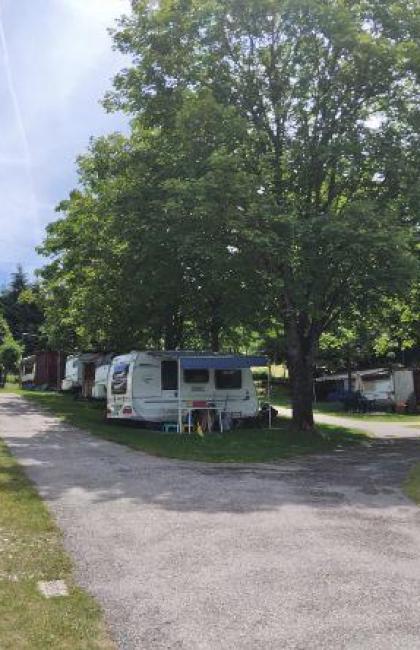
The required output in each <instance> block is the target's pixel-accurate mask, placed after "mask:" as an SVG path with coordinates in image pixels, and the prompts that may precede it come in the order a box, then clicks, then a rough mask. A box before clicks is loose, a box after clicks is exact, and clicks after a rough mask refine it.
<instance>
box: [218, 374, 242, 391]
mask: <svg viewBox="0 0 420 650" xmlns="http://www.w3.org/2000/svg"><path fill="white" fill-rule="evenodd" d="M216 388H218V389H220V390H235V389H236V390H238V389H240V388H242V371H241V370H216Z"/></svg>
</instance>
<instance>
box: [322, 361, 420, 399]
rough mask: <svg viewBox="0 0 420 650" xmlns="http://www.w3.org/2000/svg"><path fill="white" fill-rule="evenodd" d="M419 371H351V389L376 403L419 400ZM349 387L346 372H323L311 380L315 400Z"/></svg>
mask: <svg viewBox="0 0 420 650" xmlns="http://www.w3.org/2000/svg"><path fill="white" fill-rule="evenodd" d="M418 374H419V371H417V370H412V369H409V368H393V369H388V368H376V369H372V370H359V371H355V372H353V373H352V387H351V389H352V391H358V392H360V394H361V395H362V396H363V397H364V398H365V399H367V400H368V401H369V402H375V403H376V405H378V406H392V407H394V406H398V405H404V404H406V403H407V402H408V400H410V399H414V400H415V401H416V402H417V403H420V391H419V381H418V380H417V377H418ZM348 390H349V381H348V376H347V374H344V373H341V374H336V375H326V376H324V377H318V378H317V379H316V380H315V391H316V396H317V399H319V400H322V399H326V398H328V396H329V395H332V394H335V393H336V394H337V393H339V392H343V391H344V392H346V391H348Z"/></svg>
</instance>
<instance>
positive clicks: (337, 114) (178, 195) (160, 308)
mask: <svg viewBox="0 0 420 650" xmlns="http://www.w3.org/2000/svg"><path fill="white" fill-rule="evenodd" d="M132 7H133V8H132V12H131V14H130V15H129V16H126V17H124V18H122V19H121V21H120V23H119V26H118V28H117V29H116V31H115V33H114V39H115V44H116V46H117V48H119V49H120V50H121V51H122V52H123V53H125V54H128V55H130V56H131V59H132V65H131V66H129V67H127V68H126V69H125V70H123V71H122V72H121V73H120V74H119V75H118V76H117V77H116V79H115V82H114V90H113V91H112V92H110V93H109V94H108V96H107V97H106V100H105V106H106V107H107V109H108V110H124V111H126V112H128V113H129V114H130V115H131V116H132V128H131V133H130V134H129V135H128V136H127V137H124V136H121V135H113V136H110V137H109V138H102V139H99V140H96V141H94V142H92V145H91V148H90V151H89V153H88V154H87V155H86V156H84V157H82V158H81V159H80V161H79V177H80V188H79V189H78V190H77V191H75V192H74V193H73V194H72V195H71V197H70V199H69V200H68V201H66V202H64V203H63V204H62V205H61V207H60V210H61V211H62V212H63V213H64V216H63V218H62V219H61V220H59V221H58V222H57V223H56V224H53V225H51V226H50V227H49V230H48V235H47V239H46V241H45V244H44V247H43V249H42V250H43V252H44V254H45V255H47V256H51V257H52V258H53V259H52V261H51V263H50V264H49V265H48V266H47V267H46V268H45V269H44V270H43V271H42V277H43V282H44V295H45V296H46V298H45V300H46V313H47V330H48V332H49V334H50V336H51V337H52V338H53V339H54V337H56V340H58V339H62V338H63V336H64V338H65V339H66V340H67V341H68V342H69V344H70V342H71V343H72V344H73V343H74V342H76V341H79V342H83V343H84V344H85V345H98V346H103V347H107V348H109V347H110V346H111V347H113V346H119V347H121V348H123V349H126V348H127V346H131V345H134V344H136V345H140V344H147V343H150V342H151V343H154V344H161V345H166V346H169V347H172V346H180V345H184V344H185V343H186V342H192V343H193V344H194V342H195V344H196V345H206V344H207V345H212V347H213V348H214V349H218V348H219V347H220V346H221V345H227V344H229V342H230V341H233V340H235V333H237V332H238V331H243V329H244V328H245V329H254V330H255V329H257V330H259V329H260V328H263V329H264V330H265V331H266V332H269V331H273V330H274V331H278V329H279V328H282V331H283V333H284V336H285V347H286V356H287V361H288V364H289V370H290V374H291V380H292V387H293V408H294V418H295V422H296V424H297V425H298V426H299V427H301V428H302V427H303V428H308V427H312V425H313V417H312V381H313V367H314V363H315V360H316V357H317V354H318V350H319V344H320V339H321V337H322V335H323V334H325V333H326V332H328V331H330V330H331V329H332V328H334V327H336V326H337V324H338V323H339V322H340V321H341V322H343V321H352V320H353V321H354V320H355V317H356V318H357V315H358V314H364V313H367V312H368V311H369V310H370V309H371V306H372V305H373V304H375V303H376V302H381V304H385V303H386V301H391V302H388V304H391V303H392V301H394V302H393V304H397V303H396V302H395V301H397V302H398V301H401V302H404V301H405V300H406V299H407V297H408V296H409V295H410V294H411V292H412V291H413V290H414V289H412V286H413V283H414V282H415V279H416V274H417V265H416V247H415V236H414V235H415V234H416V232H417V227H418V204H419V193H418V188H417V187H416V183H415V182H414V178H415V175H414V170H415V169H416V167H417V166H418V163H419V151H420V149H419V146H418V144H419V142H418V140H419V130H418V126H419V112H418V101H417V100H418V92H419V84H418V81H419V72H420V48H419V39H418V36H419V32H420V9H419V6H418V4H417V3H412V2H408V3H407V2H402V1H395V0H385V1H383V2H381V3H378V2H377V1H376V0H363V1H350V0H330V1H326V0H282V1H279V0H258V1H257V0H204V1H203V0H200V2H198V1H197V0H162V1H161V2H159V3H157V4H152V5H151V4H150V3H149V2H148V1H146V0H138V1H136V2H133V3H132Z"/></svg>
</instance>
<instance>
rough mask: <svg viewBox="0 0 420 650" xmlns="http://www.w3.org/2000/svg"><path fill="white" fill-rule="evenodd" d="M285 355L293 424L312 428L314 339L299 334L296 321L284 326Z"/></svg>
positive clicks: (303, 429) (301, 427)
mask: <svg viewBox="0 0 420 650" xmlns="http://www.w3.org/2000/svg"><path fill="white" fill-rule="evenodd" d="M286 340H287V356H288V367H289V374H290V384H291V392H292V410H293V424H294V425H295V427H296V428H297V429H299V430H300V431H309V430H312V429H314V414H313V388H314V380H313V368H314V349H315V344H316V341H314V340H313V337H311V336H304V335H300V334H299V331H298V327H297V325H296V323H290V322H289V323H288V324H287V326H286Z"/></svg>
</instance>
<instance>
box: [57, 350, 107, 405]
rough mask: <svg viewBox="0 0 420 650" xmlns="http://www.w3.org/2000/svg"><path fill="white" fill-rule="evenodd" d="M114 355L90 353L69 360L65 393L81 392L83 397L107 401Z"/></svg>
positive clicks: (64, 387)
mask: <svg viewBox="0 0 420 650" xmlns="http://www.w3.org/2000/svg"><path fill="white" fill-rule="evenodd" d="M111 359H112V355H110V354H105V353H101V352H88V353H85V354H79V355H75V356H71V357H68V358H67V361H66V370H65V377H64V379H63V381H62V384H61V389H62V390H63V391H80V393H81V394H82V395H83V397H88V398H90V397H93V398H97V399H106V385H107V381H108V370H109V366H110V363H111Z"/></svg>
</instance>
